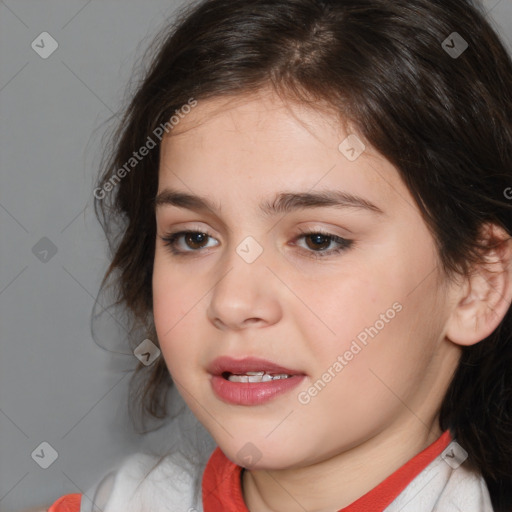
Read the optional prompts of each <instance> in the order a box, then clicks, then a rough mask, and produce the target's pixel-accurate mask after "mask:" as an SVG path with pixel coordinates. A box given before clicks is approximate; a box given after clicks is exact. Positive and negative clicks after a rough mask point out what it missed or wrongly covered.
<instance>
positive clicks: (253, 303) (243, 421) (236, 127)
mask: <svg viewBox="0 0 512 512" xmlns="http://www.w3.org/2000/svg"><path fill="white" fill-rule="evenodd" d="M349 135H352V134H350V133H347V132H345V131H344V130H343V129H342V128H341V123H339V122H336V119H335V118H334V117H331V116H329V115H328V114H326V113H319V112H314V111H312V110H308V109H306V108H305V107H300V106H298V105H293V104H284V103H283V102H282V101H281V100H279V99H278V98H276V97H275V96H273V95H272V94H270V93H265V92H263V91H260V93H259V94H257V95H252V96H245V97H239V98H237V101H234V100H233V99H231V100H230V101H229V102H228V101H227V100H226V99H214V100H208V101H204V102H199V104H198V106H197V107H196V108H195V109H194V110H193V111H192V112H191V113H190V114H188V115H187V116H186V117H185V118H184V119H182V120H181V122H180V124H179V125H178V126H177V127H175V128H174V130H173V131H172V132H171V133H170V135H169V136H168V137H167V138H166V139H164V141H163V144H162V148H161V163H160V169H159V187H158V200H157V207H156V221H157V239H156V242H155V243H156V251H155V261H154V274H153V302H154V319H155V325H156V329H157V334H158V339H159V342H160V345H161V349H162V354H163V357H164V359H165V361H166V364H167V367H168V369H169V371H170V373H171V375H172V377H173V379H174V381H175V383H176V385H177V387H178V389H179V391H180V393H181V394H182V396H183V398H184V400H185V401H186V402H187V404H188V406H189V407H190V408H191V409H192V411H193V412H194V414H195V415H196V416H197V417H198V419H199V420H200V421H201V422H202V423H203V424H204V426H205V427H206V428H207V429H208V430H209V432H210V433H211V435H212V436H213V438H214V439H215V440H216V442H217V443H218V444H219V446H220V447H221V448H222V450H223V451H224V453H225V454H226V455H227V456H228V457H229V458H231V459H232V460H234V461H236V462H238V463H239V464H241V465H244V464H243V461H247V460H250V457H252V462H251V467H253V468H256V469H257V468H267V469H279V468H290V467H299V466H303V465H307V464H313V463H316V462H318V461H321V460H324V459H327V458H328V457H332V456H334V455H336V454H338V453H342V452H343V451H345V450H348V449H350V448H351V447H354V446H357V445H359V444H361V443H363V442H364V441H366V440H368V439H370V438H372V437H373V436H375V435H377V434H379V433H381V432H384V431H386V429H391V428H399V427H400V428H403V427H404V426H405V425H411V426H412V425H414V426H415V427H416V428H423V429H424V426H423V425H421V423H422V422H423V423H425V422H428V421H429V419H431V418H433V417H434V415H435V413H436V410H437V408H438V406H439V403H440V400H441V398H442V388H443V386H445V385H446V383H447V381H446V375H447V372H448V370H447V368H446V367H445V366H443V365H444V364H445V363H443V361H444V360H445V359H444V358H443V354H444V353H445V352H446V353H447V352H448V350H449V348H448V345H447V343H446V340H445V339H444V335H443V329H444V326H445V323H446V320H447V313H446V304H447V300H448V299H447V294H446V291H445V288H444V287H443V286H442V281H441V280H440V275H439V268H438V257H437V253H436V250H435V246H434V240H433V238H432V236H431V235H430V233H429V231H428V229H427V227H426V225H425V223H424V221H423V219H422V218H421V216H420V213H419V210H418V208H417V207H416V204H415V202H414V200H413V198H412V197H411V195H410V194H409V192H408V190H407V189H406V187H405V185H404V184H403V183H402V181H401V180H400V178H399V175H398V172H397V170H396V169H395V168H394V167H393V166H392V165H391V164H390V163H389V162H388V161H387V160H385V159H384V158H383V157H382V156H381V155H379V154H378V153H377V152H376V151H374V150H373V149H372V148H371V147H369V146H368V145H366V149H365V150H364V152H362V154H360V156H359V157H357V155H358V153H359V152H360V151H361V150H362V147H361V146H359V145H358V143H357V140H356V139H354V138H353V137H352V136H351V137H350V138H349V139H348V141H347V140H346V139H347V137H348V136H349ZM344 141H345V142H344ZM340 144H341V145H340ZM351 149H353V151H352V150H351ZM356 157H357V158H356ZM176 192H178V193H181V194H188V195H193V196H198V197H200V198H203V200H208V201H209V207H208V208H205V207H201V205H200V204H199V203H198V202H197V201H196V202H191V201H189V202H186V201H183V200H182V199H183V196H176V195H173V194H174V193H176ZM283 194H288V196H286V197H285V196H281V195H283ZM301 194H309V195H311V196H310V197H309V198H307V197H306V196H300V195H301ZM319 194H323V196H318V195H319ZM329 194H330V195H329ZM341 194H345V197H344V201H341V199H343V198H342V197H340V196H341ZM295 195H296V196H295ZM180 197H181V200H180ZM283 197H285V198H284V200H283ZM301 197H302V200H301ZM305 197H306V199H304V198H305ZM319 197H320V198H321V197H323V198H324V200H325V199H326V198H330V199H331V202H325V201H324V202H323V203H322V201H320V200H319ZM350 198H351V199H352V200H349V199H350ZM355 198H358V200H356V199H355ZM370 205H372V206H370ZM263 206H265V207H266V208H263ZM271 206H274V207H275V208H274V209H272V208H271ZM218 358H224V359H220V360H219V359H218ZM226 358H227V359H226ZM255 358H257V359H258V360H256V361H255V360H254V359H255ZM261 360H264V361H261ZM261 371H264V372H265V373H266V375H267V376H266V377H265V376H263V377H262V376H261V373H259V375H251V379H250V380H263V382H259V383H257V382H256V383H255V382H243V381H244V380H245V381H247V380H249V376H247V375H246V376H245V378H244V377H233V376H231V377H230V375H236V374H247V372H255V373H257V372H261ZM276 374H287V375H289V377H286V378H284V377H282V378H279V379H275V375H276ZM268 375H270V377H268ZM226 377H228V378H229V380H228V378H226ZM269 379H271V380H269ZM240 381H241V382H240ZM404 404H405V405H406V406H405V407H404ZM247 455H249V456H250V457H249V459H248V458H247Z"/></svg>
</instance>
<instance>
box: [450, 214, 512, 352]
mask: <svg viewBox="0 0 512 512" xmlns="http://www.w3.org/2000/svg"><path fill="white" fill-rule="evenodd" d="M482 234H483V236H485V237H486V238H487V239H488V240H489V245H490V242H491V241H492V249H489V251H488V252H487V254H486V255H485V261H483V262H482V263H480V264H479V265H477V266H476V267H475V268H473V270H472V273H471V276H469V277H468V278H466V280H465V281H464V284H463V285H460V286H459V287H458V291H457V293H458V297H457V300H456V304H455V307H454V309H453V311H452V314H451V316H450V318H449V319H448V321H447V324H446V333H445V335H446V338H448V339H449V340H450V341H452V342H453V343H456V344H458V345H463V346H470V345H474V344H476V343H478V342H479V341H482V340H483V339H485V338H487V337H488V336H489V335H490V334H492V333H493V332H494V331H495V330H496V328H497V327H498V326H499V324H500V322H501V321H502V320H503V318H504V316H505V315H506V314H507V312H508V310H509V308H510V304H511V302H512V239H511V238H510V236H509V235H508V233H507V232H506V231H505V230H503V229H502V228H501V227H499V226H497V225H496V224H486V225H485V227H484V229H483V230H482Z"/></svg>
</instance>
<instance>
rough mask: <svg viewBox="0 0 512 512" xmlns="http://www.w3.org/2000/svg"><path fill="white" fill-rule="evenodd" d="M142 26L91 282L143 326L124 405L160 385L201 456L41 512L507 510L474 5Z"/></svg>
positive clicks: (256, 13) (495, 149)
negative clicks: (109, 254)
mask: <svg viewBox="0 0 512 512" xmlns="http://www.w3.org/2000/svg"><path fill="white" fill-rule="evenodd" d="M164 37H165V39H162V38H160V39H157V41H156V44H157V46H158V52H157V54H156V56H155V57H154V59H153V60H152V64H151V67H150V69H149V70H148V72H147V75H146V76H145V79H144V81H143V82H142V83H141V85H140V86H139V88H138V90H137V92H136V94H135V96H134V97H133V100H132V101H131V104H130V105H129V107H128V109H127V112H126V115H125V117H124V120H123V122H122V125H121V127H120V128H119V131H118V133H117V134H116V138H115V148H114V151H113V153H112V156H111V158H110V159H109V160H108V162H107V164H106V165H105V171H104V173H103V175H102V177H101V180H100V183H99V185H98V188H97V189H96V190H95V196H96V198H97V206H98V213H100V219H101V220H102V222H103V223H104V225H105V227H106V229H107V233H109V234H111V235H112V236H113V235H114V234H115V233H114V232H113V230H111V229H110V228H111V227H113V226H118V225H119V222H120V221H121V222H123V223H124V225H123V229H122V232H121V236H120V237H119V238H113V239H112V240H113V248H114V255H113V260H112V264H111V265H110V268H109V271H108V273H107V276H106V279H105V281H104V283H107V281H109V282H114V283H115V284H116V285H117V287H118V290H119V302H120V303H121V304H123V305H124V306H126V307H127V309H128V310H129V311H130V312H131V314H132V315H133V318H134V320H135V321H136V322H139V324H138V325H139V326H140V325H144V326H145V329H146V335H145V337H146V338H147V340H145V341H144V345H143V349H141V350H139V352H137V350H138V347H135V346H133V347H132V349H135V352H136V353H139V354H141V355H144V356H145V357H146V361H145V362H144V361H143V362H141V364H140V365H139V367H138V368H137V372H136V375H138V376H142V377H143V378H144V379H145V381H144V382H145V383H144V385H143V386H142V387H141V386H140V385H139V384H137V391H140V394H139V396H140V397H141V400H142V402H141V403H142V406H143V407H144V411H145V412H147V413H148V414H149V415H150V416H153V417H155V418H165V417H166V412H167V411H166V407H165V406H166V397H167V390H168V388H169V386H170V384H171V382H172V384H173V385H174V387H173V389H176V390H177V391H179V394H180V395H181V397H182V398H183V399H184V401H185V402H186V404H187V405H188V407H189V409H190V411H192V413H193V414H194V415H195V417H197V419H198V420H199V421H200V422H201V424H202V425H204V427H206V429H207V431H208V432H209V434H210V435H211V437H212V438H213V439H214V440H215V442H216V444H217V445H218V446H217V447H216V448H215V449H214V450H213V452H212V451H211V450H210V451H208V453H207V457H206V458H205V459H204V461H203V462H204V463H203V462H198V461H197V460H194V459H193V458H192V457H190V458H187V457H185V456H184V454H183V453H181V452H180V450H179V449H174V450H172V453H167V454H165V455H164V456H163V457H162V458H161V459H160V460H159V461H157V464H156V465H155V466H154V467H151V466H152V462H154V461H153V459H152V458H151V457H148V456H144V455H142V454H136V455H134V456H132V457H130V458H129V459H127V460H126V461H125V462H124V463H123V465H122V466H121V467H120V468H119V470H118V471H117V472H115V473H113V474H109V475H107V477H106V478H105V479H103V481H102V482H100V483H99V484H98V485H97V486H96V488H95V489H93V490H92V491H91V492H86V493H84V494H83V495H81V494H75V495H68V496H65V497H63V498H61V499H60V500H57V502H56V503H54V505H53V506H52V507H50V509H49V510H50V511H51V512H56V511H58V512H61V511H64V510H66V511H67V510H73V511H78V510H82V511H85V510H93V509H94V510H103V511H104V512H118V511H135V510H147V511H149V510H150V511H152V512H153V511H160V510H161V511H163V510H172V511H184V512H185V511H187V510H188V511H189V512H192V511H194V510H197V511H201V510H204V511H205V512H216V511H229V512H235V511H240V512H244V511H245V512H247V511H250V512H269V511H279V512H292V511H306V510H307V511H318V512H332V511H335V510H340V511H344V512H356V511H359V512H361V511H384V510H385V511H386V512H391V511H393V512H398V511H402V512H404V511H409V512H412V511H414V512H434V511H436V512H456V511H463V512H491V511H497V512H498V511H499V512H505V511H510V510H512V462H511V461H512V372H511V368H512V339H511V329H512V312H511V310H510V304H511V301H512V246H511V241H510V233H511V231H512V215H511V199H512V173H511V170H512V63H511V60H510V57H509V55H508V54H507V52H506V50H505V49H504V47H503V45H502V43H501V42H500V40H499V38H498V36H497V35H496V33H495V32H494V31H493V30H492V29H491V27H490V25H489V23H488V22H487V20H486V19H485V16H484V14H483V13H482V12H481V11H480V9H479V8H478V6H476V5H473V4H472V3H471V2H470V0H395V1H393V2H389V1H387V0H236V1H235V0H205V1H202V2H201V3H199V4H197V5H194V6H192V7H190V8H189V9H188V10H187V11H186V12H184V13H183V14H182V16H181V17H180V18H179V20H178V23H177V25H176V26H175V27H173V28H172V30H167V32H166V33H165V34H164ZM155 147H156V149H155ZM111 280H113V281H111ZM134 328H135V324H134ZM138 343H140V338H139V339H138ZM158 349H159V350H160V351H161V357H158V354H159V352H158ZM153 359H154V361H153V362H152V363H151V364H149V361H150V360H153ZM145 363H147V364H145ZM171 378H172V380H171ZM133 382H135V381H133ZM134 390H135V386H134ZM92 501H94V502H95V503H94V504H93V503H92ZM94 507H96V508H94Z"/></svg>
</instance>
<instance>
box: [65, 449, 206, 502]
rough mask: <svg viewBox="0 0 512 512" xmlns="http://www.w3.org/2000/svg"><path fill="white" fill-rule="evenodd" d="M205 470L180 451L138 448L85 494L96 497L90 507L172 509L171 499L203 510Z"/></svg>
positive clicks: (199, 463)
mask: <svg viewBox="0 0 512 512" xmlns="http://www.w3.org/2000/svg"><path fill="white" fill-rule="evenodd" d="M203 470H204V467H203V464H202V463H201V462H198V461H194V460H191V459H190V458H189V457H186V456H185V455H183V454H181V453H180V452H174V453H172V454H170V455H167V456H165V457H163V458H161V457H158V456H155V455H151V454H147V453H142V452H138V453H135V454H132V455H130V456H128V457H126V458H125V459H124V460H123V461H122V463H121V464H120V465H119V467H118V469H117V470H115V471H113V472H111V473H109V474H108V475H107V476H106V477H105V478H103V479H102V480H101V481H100V482H99V483H98V484H97V485H95V486H94V488H93V489H91V490H90V491H88V492H87V493H86V494H87V495H88V496H93V497H94V498H93V502H92V503H91V510H93V509H94V507H100V509H101V510H103V511H104V512H120V511H123V512H135V511H139V510H143V509H144V510H148V509H149V510H152V511H155V512H157V511H159V510H169V509H168V507H169V504H171V503H172V505H173V506H174V507H175V508H176V510H188V509H190V508H195V509H196V510H198V512H200V511H201V500H200V497H201V492H200V490H201V478H202V473H203ZM92 505H94V506H92ZM56 512H60V511H56ZM81 512H88V508H86V507H84V506H83V508H82V510H81Z"/></svg>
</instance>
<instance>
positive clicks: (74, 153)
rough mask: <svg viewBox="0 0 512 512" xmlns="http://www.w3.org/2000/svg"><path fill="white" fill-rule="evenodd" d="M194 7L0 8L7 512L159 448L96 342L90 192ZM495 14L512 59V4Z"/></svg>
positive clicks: (99, 258)
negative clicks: (127, 109) (158, 59)
mask: <svg viewBox="0 0 512 512" xmlns="http://www.w3.org/2000/svg"><path fill="white" fill-rule="evenodd" d="M185 3H186V2H184V1H181V2H179V1H171V0H151V1H145V2H142V1H139V2H137V1H134V0H129V1H128V0H102V1H99V0H89V1H76V0H74V1H71V0H65V1H64V0H58V1H57V0H52V1H45V2H41V1H35V0H31V1H29V0H16V1H14V0H4V1H2V0H0V119H1V123H0V130H1V132H0V144H1V146H0V166H1V177H2V182H1V186H0V227H1V234H2V242H1V249H0V308H1V323H0V326H1V327H0V329H1V338H0V342H1V357H0V511H2V512H16V511H19V510H22V509H24V508H26V507H32V506H36V505H49V504H51V503H52V502H53V501H54V500H55V499H56V498H57V497H59V496H61V495H63V494H67V493H75V492H84V491H86V490H87V489H88V488H89V486H91V485H92V484H93V483H95V482H96V480H97V479H98V478H99V476H100V475H101V474H103V473H104V472H106V471H107V470H108V469H109V468H111V467H112V466H114V465H115V464H117V463H118V462H119V461H120V460H122V458H124V457H125V456H126V455H127V454H129V453H132V452H134V451H137V450H139V449H141V447H144V446H146V445H149V446H154V443H155V439H157V437H154V436H148V437H146V438H144V439H143V438H141V437H139V436H137V435H136V434H135V432H134V431H133V429H132V427H131V425H130V423H129V420H128V416H127V411H126V392H127V384H128V380H129V370H130V369H132V368H134V366H135V364H136V363H137V362H138V361H137V360H136V359H135V357H134V356H133V355H112V354H111V353H109V352H108V351H105V350H102V349H101V348H99V347H98V346H97V345H96V344H95V343H94V341H93V340H92V337H91V334H90V329H89V320H90V313H91V308H92V306H93V303H94V300H95V298H96V295H97V291H98V287H99V284H100V280H101V278H102V275H103V273H104V271H105V269H106V266H107V263H108V260H107V250H106V244H105V241H104V237H103V233H102V231H101V229H100V227H99V225H98V224H97V222H96V220H95V217H94V214H93V210H92V189H93V183H94V178H95V176H96V173H97V168H98V165H99V159H100V156H101V137H102V135H103V134H104V133H105V130H106V129H107V128H108V127H109V126H111V125H105V122H106V121H107V120H108V118H109V117H110V116H111V115H112V114H114V113H116V112H117V111H118V109H119V108H120V107H121V101H122V99H123V97H124V93H125V90H126V86H127V84H128V82H129V79H130V76H131V74H132V71H133V66H134V63H135V62H136V61H137V59H139V58H140V57H141V55H142V53H143V51H144V50H145V48H146V46H147V45H148V43H149V42H150V41H151V37H152V35H153V34H155V32H156V31H157V30H158V29H159V28H160V27H161V26H162V23H163V22H164V20H165V18H166V17H168V16H170V15H172V13H173V11H174V9H176V7H178V6H180V5H182V4H185ZM485 6H486V9H487V10H488V12H489V17H490V18H492V19H494V22H495V23H497V24H498V26H499V30H500V32H501V34H502V36H503V37H504V39H505V40H506V42H507V45H508V46H509V48H511V49H512V1H511V0H501V1H500V0H489V1H486V2H485ZM42 32H49V33H50V34H51V36H52V37H53V38H54V39H55V40H56V41H57V42H58V45H59V46H58V49H57V50H56V51H55V52H54V53H53V54H52V55H51V56H49V57H48V58H47V59H43V58H41V57H40V56H39V55H38V54H37V53H36V52H35V51H34V50H33V49H32V48H31V43H32V41H34V40H35V39H36V38H37V37H38V36H39V34H41V33H42ZM43 237H46V238H48V239H50V240H51V242H52V244H53V245H54V246H55V248H56V249H57V252H56V254H55V255H53V256H52V253H51V252H48V254H47V255H45V254H44V253H39V257H40V258H43V259H44V258H46V259H48V261H46V262H45V261H41V260H40V259H39V258H38V257H36V255H35V254H34V253H33V247H34V246H35V245H36V244H37V243H38V242H39V240H40V239H41V238H43ZM44 249H46V250H48V247H47V246H45V245H44V243H43V250H44ZM36 252H37V251H36ZM50 256H51V257H50ZM158 435H159V436H164V438H165V435H166V434H165V431H164V432H160V433H159V434H158ZM160 439H162V437H160ZM42 442H47V443H49V444H50V445H51V446H52V447H53V448H54V449H55V450H56V451H57V453H58V458H57V459H56V460H55V462H54V463H53V464H52V465H51V466H50V467H48V469H42V468H41V467H40V466H39V465H38V464H36V462H35V460H34V459H33V458H32V457H31V454H32V453H33V452H34V450H35V449H36V448H37V447H38V446H39V445H40V444H41V443H42ZM148 443H149V444H148ZM37 453H40V449H39V450H38V452H37ZM48 453H49V452H48V450H46V452H45V457H47V456H48Z"/></svg>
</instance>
